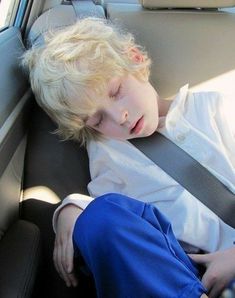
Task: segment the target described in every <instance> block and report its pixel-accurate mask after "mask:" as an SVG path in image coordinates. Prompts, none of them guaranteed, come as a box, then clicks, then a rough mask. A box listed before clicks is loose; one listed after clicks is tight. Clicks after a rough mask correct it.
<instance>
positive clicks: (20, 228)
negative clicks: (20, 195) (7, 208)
mask: <svg viewBox="0 0 235 298" xmlns="http://www.w3.org/2000/svg"><path fill="white" fill-rule="evenodd" d="M39 256H40V232H39V229H38V227H37V226H36V225H34V224H32V223H30V222H27V221H24V220H18V221H17V222H15V223H14V224H13V225H12V226H11V227H10V229H9V230H8V231H7V232H6V234H5V235H4V237H3V238H2V239H1V241H0V297H1V298H13V297H17V298H21V297H22V298H23V297H24V298H26V297H31V294H32V291H33V285H34V282H35V277H36V273H37V269H38V265H39Z"/></svg>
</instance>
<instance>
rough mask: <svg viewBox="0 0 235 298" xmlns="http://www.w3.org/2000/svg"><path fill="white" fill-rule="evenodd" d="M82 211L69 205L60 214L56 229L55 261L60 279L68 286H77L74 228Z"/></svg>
mask: <svg viewBox="0 0 235 298" xmlns="http://www.w3.org/2000/svg"><path fill="white" fill-rule="evenodd" d="M81 212H82V210H81V209H79V208H78V207H77V206H75V205H72V204H69V205H67V206H65V207H64V208H63V209H62V210H61V211H60V213H59V216H58V220H57V227H56V237H55V246H54V252H53V261H54V265H55V268H56V270H57V271H58V273H59V275H60V277H61V278H62V279H63V280H64V281H65V283H66V285H67V286H68V287H70V286H71V285H72V286H74V287H76V286H77V283H78V281H77V278H76V276H75V274H74V272H73V257H74V249H73V242H72V235H73V228H74V225H75V222H76V219H77V217H78V216H79V215H80V214H81Z"/></svg>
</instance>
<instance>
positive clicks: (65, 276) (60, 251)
mask: <svg viewBox="0 0 235 298" xmlns="http://www.w3.org/2000/svg"><path fill="white" fill-rule="evenodd" d="M56 258H57V266H58V272H59V275H60V277H61V278H62V279H63V280H64V281H65V283H66V285H67V287H70V286H71V282H70V279H69V276H68V273H67V272H66V270H64V265H63V261H64V260H63V247H62V245H59V246H58V249H57V257H56Z"/></svg>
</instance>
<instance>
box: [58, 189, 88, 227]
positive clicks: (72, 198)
mask: <svg viewBox="0 0 235 298" xmlns="http://www.w3.org/2000/svg"><path fill="white" fill-rule="evenodd" d="M91 201H93V198H92V197H90V196H86V195H82V194H79V193H74V194H70V195H68V196H67V197H66V198H65V199H64V200H63V201H62V203H61V205H60V206H59V207H58V208H57V209H56V210H55V212H54V214H53V218H52V226H53V230H54V232H55V233H56V226H57V220H58V216H59V213H60V211H61V209H63V208H64V207H65V206H67V205H69V204H72V205H75V206H77V207H78V208H80V209H81V210H84V209H85V208H86V207H87V206H88V205H89V203H90V202H91Z"/></svg>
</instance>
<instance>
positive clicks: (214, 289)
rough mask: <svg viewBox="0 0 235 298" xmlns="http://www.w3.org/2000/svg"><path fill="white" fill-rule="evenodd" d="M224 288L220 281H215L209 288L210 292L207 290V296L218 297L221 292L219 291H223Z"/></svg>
mask: <svg viewBox="0 0 235 298" xmlns="http://www.w3.org/2000/svg"><path fill="white" fill-rule="evenodd" d="M223 289H224V286H223V285H222V284H220V283H218V282H217V283H215V284H214V285H213V286H212V287H211V289H210V292H209V297H210V298H216V297H219V295H220V294H221V292H222V291H223Z"/></svg>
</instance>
